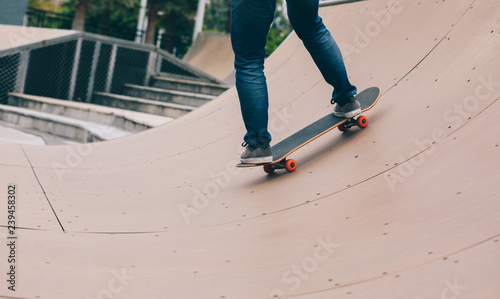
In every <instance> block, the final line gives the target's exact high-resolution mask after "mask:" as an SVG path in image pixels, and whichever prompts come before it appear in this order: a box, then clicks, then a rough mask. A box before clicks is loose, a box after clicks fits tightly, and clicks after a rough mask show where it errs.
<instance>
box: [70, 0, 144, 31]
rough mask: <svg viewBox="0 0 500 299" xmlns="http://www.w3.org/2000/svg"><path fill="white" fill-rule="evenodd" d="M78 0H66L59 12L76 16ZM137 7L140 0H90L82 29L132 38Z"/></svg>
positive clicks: (135, 26)
mask: <svg viewBox="0 0 500 299" xmlns="http://www.w3.org/2000/svg"><path fill="white" fill-rule="evenodd" d="M79 1H81V0H66V1H65V2H64V3H63V4H62V5H61V9H60V11H61V13H63V14H67V15H74V16H75V18H76V17H77V14H78V12H77V10H78V7H77V4H78V2H79ZM139 9H140V0H91V1H90V3H89V5H88V7H87V8H86V10H85V21H84V31H86V32H92V33H97V34H102V35H107V36H113V37H118V38H123V39H129V40H133V39H134V37H135V32H136V28H137V18H138V15H139ZM73 23H75V22H73Z"/></svg>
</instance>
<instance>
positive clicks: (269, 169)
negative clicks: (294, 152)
mask: <svg viewBox="0 0 500 299" xmlns="http://www.w3.org/2000/svg"><path fill="white" fill-rule="evenodd" d="M274 170H275V169H274V167H272V166H271V164H266V165H264V171H265V172H266V173H273V172H274Z"/></svg>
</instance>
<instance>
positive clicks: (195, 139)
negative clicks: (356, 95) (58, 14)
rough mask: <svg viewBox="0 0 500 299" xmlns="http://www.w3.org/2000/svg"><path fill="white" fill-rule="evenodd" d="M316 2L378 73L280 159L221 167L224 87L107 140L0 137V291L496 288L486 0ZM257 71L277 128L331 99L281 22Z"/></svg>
mask: <svg viewBox="0 0 500 299" xmlns="http://www.w3.org/2000/svg"><path fill="white" fill-rule="evenodd" d="M320 12H321V15H322V16H323V17H324V20H325V23H326V25H327V26H328V28H330V29H331V31H332V33H333V35H334V36H335V38H336V40H337V42H338V43H339V44H340V45H341V47H342V49H343V52H344V54H345V59H346V63H347V68H348V71H349V75H350V76H351V79H352V82H353V83H354V84H356V86H357V87H358V88H359V89H360V90H362V89H364V88H366V87H369V86H379V87H380V88H381V90H382V92H383V95H382V98H381V100H380V101H379V103H378V104H377V106H376V107H374V109H372V110H370V111H369V112H367V114H366V116H367V117H368V118H369V121H370V124H369V126H368V128H366V129H364V130H359V129H353V130H351V131H349V132H347V133H344V134H341V133H340V132H337V131H335V132H330V133H328V134H327V135H325V136H322V137H321V138H320V139H318V140H316V141H315V142H313V143H311V144H310V145H309V146H307V147H305V148H303V149H301V150H299V151H297V152H296V153H294V155H293V157H292V158H294V159H295V160H297V162H298V164H299V165H298V169H297V170H296V171H295V172H293V173H286V172H283V171H281V172H277V173H275V174H273V175H266V174H265V173H264V172H263V170H262V169H261V168H252V169H237V168H235V167H234V164H236V163H237V160H238V158H239V153H240V152H241V151H242V148H241V147H240V146H239V144H240V143H241V139H242V136H243V134H244V129H243V123H242V120H241V116H240V114H239V104H238V101H237V97H236V92H235V90H234V89H232V90H230V91H228V92H226V93H224V94H223V95H222V96H221V97H219V98H218V99H217V100H214V101H212V102H211V103H209V104H207V105H205V106H203V107H201V108H200V109H198V110H196V111H194V112H192V113H190V114H188V115H186V116H184V117H182V118H180V119H177V120H176V121H174V122H171V123H169V124H166V125H164V126H161V127H159V128H155V129H151V130H148V131H146V132H143V133H139V134H136V135H133V136H129V137H125V138H121V139H117V140H113V141H107V142H102V143H96V144H88V145H80V146H57V147H38V146H25V145H11V144H2V145H1V147H0V165H1V166H0V167H1V171H0V177H1V180H2V182H3V187H2V189H3V190H4V191H3V193H4V195H3V197H4V201H3V204H2V205H3V207H2V210H3V212H2V213H3V216H2V217H3V219H6V218H7V214H8V212H7V209H8V210H9V211H12V209H11V208H8V204H7V196H8V195H7V192H8V191H7V190H8V189H7V188H8V184H15V187H16V191H15V192H16V196H17V197H16V201H15V204H16V208H15V216H16V221H17V222H16V224H17V228H16V229H15V231H14V233H15V234H14V235H15V236H17V239H7V237H8V236H13V235H8V232H9V230H8V228H7V227H4V228H3V229H2V230H1V231H2V237H3V238H2V239H3V240H4V242H5V243H4V244H3V246H2V249H0V255H1V258H0V267H1V269H2V273H4V274H3V281H4V282H3V287H2V288H1V289H0V295H1V296H3V297H7V298H51V299H53V298H284V297H287V298H370V299H374V298H381V299H382V298H383V299H387V298H405V299H408V298H419V299H421V298H441V299H443V298H458V299H465V298H470V299H477V298H481V299H489V298H491V299H494V298H498V297H499V295H500V285H499V284H498V277H500V241H499V240H500V188H499V187H498V186H499V182H500V167H499V164H500V163H499V162H500V159H499V157H500V146H499V145H500V130H499V129H498V125H497V124H496V123H495V121H496V120H497V119H499V117H500V101H499V98H500V60H499V59H498V55H499V53H500V6H499V5H498V1H497V0H483V1H475V0H456V1H411V0H404V1H403V0H401V1H394V0H391V1H388V0H372V1H364V2H356V3H353V4H347V5H342V6H330V7H324V8H321V11H320ZM266 72H267V74H268V81H269V89H270V97H271V107H270V111H271V115H270V128H271V130H272V134H273V137H274V141H273V142H274V143H276V142H278V141H279V140H282V139H283V138H286V137H287V136H288V135H290V134H291V133H293V132H295V131H297V130H299V129H301V128H302V127H304V126H305V125H307V124H309V123H310V122H312V121H314V120H316V119H318V118H319V117H321V116H323V115H324V114H325V113H327V111H331V109H332V107H331V105H330V104H329V101H330V95H331V91H332V90H331V87H329V86H328V85H327V84H326V83H325V82H324V81H323V80H322V77H321V75H320V73H319V71H318V70H317V69H316V67H315V66H314V64H313V62H312V60H311V58H310V56H309V55H308V53H307V51H306V50H305V49H304V47H303V45H302V43H301V42H300V40H299V39H298V38H297V37H296V36H295V35H294V34H292V35H291V36H290V37H289V38H288V39H287V40H286V41H285V42H284V44H283V45H282V46H281V47H280V48H279V49H278V50H277V51H276V52H275V53H274V54H273V55H272V56H271V57H270V59H269V60H268V61H267V65H266ZM11 214H12V213H11ZM9 215H10V214H9ZM4 223H6V221H5V220H4ZM11 231H12V229H11ZM10 242H14V243H13V244H14V245H15V246H14V245H9V246H6V245H8V244H12V243H10ZM10 246H13V248H14V249H11V247H10ZM9 254H15V257H16V259H15V264H14V263H11V262H9V259H8V256H9ZM11 266H15V270H14V273H13V274H12V273H11V274H7V273H8V272H9V273H10V271H13V270H11V268H10V267H11ZM10 278H12V279H10ZM8 279H10V280H11V282H7V280H8ZM11 283H14V284H15V288H16V291H15V292H13V291H10V290H9V289H8V288H7V287H8V286H9V285H10V284H11Z"/></svg>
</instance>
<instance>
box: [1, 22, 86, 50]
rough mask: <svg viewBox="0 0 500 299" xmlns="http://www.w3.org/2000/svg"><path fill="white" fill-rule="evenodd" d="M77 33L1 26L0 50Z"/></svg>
mask: <svg viewBox="0 0 500 299" xmlns="http://www.w3.org/2000/svg"><path fill="white" fill-rule="evenodd" d="M77 33H78V31H74V30H62V29H47V28H38V27H24V26H14V25H2V24H0V36H2V38H1V39H0V50H6V49H10V48H15V47H18V46H22V45H27V44H32V43H35V42H42V41H45V40H50V39H56V38H59V37H64V36H68V35H72V34H77Z"/></svg>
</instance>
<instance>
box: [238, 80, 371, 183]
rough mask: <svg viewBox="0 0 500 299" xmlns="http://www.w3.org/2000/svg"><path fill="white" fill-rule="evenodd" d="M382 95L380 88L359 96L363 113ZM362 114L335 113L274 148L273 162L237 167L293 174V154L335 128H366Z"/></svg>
mask: <svg viewBox="0 0 500 299" xmlns="http://www.w3.org/2000/svg"><path fill="white" fill-rule="evenodd" d="M380 94H381V93H380V89H379V88H378V87H370V88H368V89H365V90H363V91H362V92H360V93H359V94H357V95H356V98H357V100H358V101H359V103H360V104H361V113H363V112H365V111H367V110H370V109H371V108H373V106H375V104H376V103H377V102H378V100H379V98H380ZM361 113H360V114H358V115H356V116H354V117H351V118H343V117H337V116H335V115H333V113H329V114H328V115H326V116H324V117H322V118H320V119H319V120H317V121H315V122H314V123H312V124H310V125H308V126H307V127H305V128H303V129H302V130H300V131H298V132H296V133H294V134H293V135H290V136H289V137H287V138H286V139H284V140H282V141H280V142H279V143H277V144H275V145H274V146H272V148H271V149H272V151H273V161H272V162H270V163H259V164H249V163H240V164H237V165H236V167H256V166H263V167H264V171H265V172H266V173H273V172H274V171H275V170H276V169H286V170H287V171H289V172H292V171H294V170H295V169H297V162H295V160H293V159H287V157H288V156H289V155H290V154H291V153H293V152H295V151H296V150H298V149H299V148H301V147H303V146H304V145H307V144H308V143H309V142H311V141H313V140H314V139H316V138H318V137H320V136H322V135H324V134H325V133H327V132H329V131H331V130H333V129H335V128H338V129H339V130H340V131H341V132H345V131H348V130H349V129H350V128H352V127H354V126H358V127H360V128H366V127H367V126H368V118H366V116H362V115H361Z"/></svg>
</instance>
